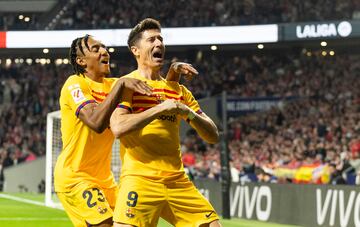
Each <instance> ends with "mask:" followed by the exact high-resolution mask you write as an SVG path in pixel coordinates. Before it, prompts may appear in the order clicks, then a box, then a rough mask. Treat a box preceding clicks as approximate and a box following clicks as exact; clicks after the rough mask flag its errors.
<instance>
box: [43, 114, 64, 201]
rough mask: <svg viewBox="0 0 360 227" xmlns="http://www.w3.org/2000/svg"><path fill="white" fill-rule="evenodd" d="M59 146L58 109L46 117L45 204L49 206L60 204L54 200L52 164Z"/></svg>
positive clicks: (60, 144) (60, 145)
mask: <svg viewBox="0 0 360 227" xmlns="http://www.w3.org/2000/svg"><path fill="white" fill-rule="evenodd" d="M61 148H62V143H61V133H60V111H55V112H51V113H48V114H47V118H46V164H45V168H46V169H45V205H46V206H49V207H58V206H60V203H59V202H58V201H57V200H55V198H56V197H55V196H56V195H55V190H54V166H55V163H56V159H57V156H58V155H59V154H60V152H61Z"/></svg>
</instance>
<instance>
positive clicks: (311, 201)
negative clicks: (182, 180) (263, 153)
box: [195, 180, 360, 227]
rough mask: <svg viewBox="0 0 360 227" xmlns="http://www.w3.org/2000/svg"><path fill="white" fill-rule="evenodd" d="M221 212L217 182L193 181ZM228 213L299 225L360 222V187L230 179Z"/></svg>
mask: <svg viewBox="0 0 360 227" xmlns="http://www.w3.org/2000/svg"><path fill="white" fill-rule="evenodd" d="M195 184H196V186H197V187H198V188H199V189H200V191H201V192H202V193H203V194H204V196H205V197H206V198H208V199H209V200H210V202H211V203H212V205H213V206H214V208H215V209H216V211H217V212H218V213H219V214H221V212H222V207H221V206H222V203H221V185H220V183H218V182H211V181H209V180H207V181H195ZM230 214H231V216H232V217H234V218H244V219H253V220H259V221H265V222H274V223H282V224H292V225H299V226H306V227H307V226H312V227H313V226H314V227H315V226H319V227H320V226H338V227H352V226H356V227H359V226H360V189H359V188H358V187H354V186H332V185H298V184H257V183H247V184H241V183H233V184H232V186H231V190H230Z"/></svg>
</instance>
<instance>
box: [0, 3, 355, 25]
mask: <svg viewBox="0 0 360 227" xmlns="http://www.w3.org/2000/svg"><path fill="white" fill-rule="evenodd" d="M58 4H59V5H61V6H62V7H58V9H59V11H58V12H57V13H56V12H54V11H49V12H45V13H31V14H29V15H25V16H28V17H29V18H30V21H28V22H26V21H24V20H23V19H21V20H20V19H19V18H18V16H19V15H17V14H14V13H1V14H0V29H1V30H29V29H32V30H35V29H36V30H39V29H44V28H45V26H46V24H41V23H40V19H41V18H54V19H55V20H56V21H57V22H56V26H55V29H106V28H130V27H133V26H134V25H135V24H136V23H138V22H139V21H140V20H142V19H144V18H146V17H153V18H155V19H158V20H160V21H161V24H162V25H163V26H164V27H198V26H229V25H253V24H270V23H288V22H304V21H324V20H349V19H358V18H359V17H360V16H359V15H360V4H359V3H358V1H355V0H342V1H333V0H322V1H300V0H293V1H288V0H286V1H285V0H273V1H265V0H246V1H237V0H217V1H215V2H214V1H210V0H198V1H190V0H181V1H177V0H168V1H162V0H149V1H146V2H144V1H141V0H103V1H90V0H71V1H64V0H61V1H60V0H58ZM324 5H326V7H324ZM64 7H65V10H64ZM60 10H62V11H61V12H60Z"/></svg>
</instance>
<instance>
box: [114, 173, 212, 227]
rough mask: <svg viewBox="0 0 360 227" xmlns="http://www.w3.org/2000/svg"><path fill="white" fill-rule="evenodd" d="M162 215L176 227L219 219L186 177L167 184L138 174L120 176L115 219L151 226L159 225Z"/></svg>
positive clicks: (143, 226) (120, 221)
mask: <svg viewBox="0 0 360 227" xmlns="http://www.w3.org/2000/svg"><path fill="white" fill-rule="evenodd" d="M159 217H162V218H163V219H165V220H166V221H168V222H169V223H170V224H172V225H174V226H176V227H182V226H184V227H185V226H186V227H190V226H199V225H201V224H205V223H211V222H213V221H215V220H218V219H219V217H218V215H217V214H216V212H215V210H214V208H213V207H212V206H211V204H210V203H209V202H208V201H207V200H206V198H205V197H204V196H203V195H202V194H201V193H200V192H199V191H198V190H197V189H196V187H195V186H194V184H193V183H192V182H191V181H190V180H189V179H188V178H187V177H186V176H184V177H182V178H181V179H177V180H176V181H174V182H171V183H166V184H164V183H159V182H154V181H150V180H147V179H146V178H143V177H139V176H125V177H123V178H121V182H120V189H119V194H118V198H117V203H116V207H115V211H114V217H113V219H114V221H115V222H118V223H123V224H129V225H134V226H138V227H151V226H157V223H158V220H159Z"/></svg>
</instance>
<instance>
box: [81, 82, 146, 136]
mask: <svg viewBox="0 0 360 227" xmlns="http://www.w3.org/2000/svg"><path fill="white" fill-rule="evenodd" d="M125 87H126V88H129V89H131V90H133V91H135V92H139V93H141V94H145V95H151V94H152V91H151V87H149V86H148V85H147V84H146V83H144V82H143V81H141V80H137V79H133V78H120V79H119V80H118V81H117V82H116V84H115V85H114V87H113V88H112V90H111V92H110V93H109V95H108V96H107V97H106V98H105V100H104V101H103V102H102V103H100V104H97V103H91V104H88V105H86V106H85V107H84V108H82V109H81V110H80V113H79V118H80V120H82V121H83V122H84V123H85V124H86V125H87V126H88V127H90V128H91V129H92V130H94V131H95V132H97V133H101V132H103V131H104V130H105V129H106V128H107V127H108V126H109V121H110V117H111V114H112V112H113V111H114V109H115V108H116V106H117V105H118V103H119V102H120V99H121V95H122V92H123V90H124V88H125Z"/></svg>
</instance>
